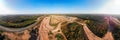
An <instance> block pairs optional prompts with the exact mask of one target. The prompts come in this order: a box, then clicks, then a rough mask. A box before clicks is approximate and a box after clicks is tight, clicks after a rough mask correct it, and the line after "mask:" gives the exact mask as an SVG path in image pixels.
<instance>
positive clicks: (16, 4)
mask: <svg viewBox="0 0 120 40" xmlns="http://www.w3.org/2000/svg"><path fill="white" fill-rule="evenodd" d="M105 2H106V1H105V0H6V4H7V5H8V6H9V8H12V9H13V10H17V11H20V12H23V11H30V12H32V11H33V12H36V11H40V12H41V11H49V10H50V11H51V10H52V11H53V13H54V11H56V10H64V11H69V10H70V11H75V10H94V9H99V7H100V6H101V5H103V4H104V3H105Z"/></svg>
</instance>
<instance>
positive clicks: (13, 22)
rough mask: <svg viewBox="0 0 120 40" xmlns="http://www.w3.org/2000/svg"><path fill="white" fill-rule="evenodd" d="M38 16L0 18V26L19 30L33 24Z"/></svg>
mask: <svg viewBox="0 0 120 40" xmlns="http://www.w3.org/2000/svg"><path fill="white" fill-rule="evenodd" d="M37 17H38V16H31V15H13V16H3V17H1V18H0V25H1V26H5V27H11V28H21V27H25V26H28V25H30V24H33V23H35V20H36V19H37Z"/></svg>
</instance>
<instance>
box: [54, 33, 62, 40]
mask: <svg viewBox="0 0 120 40" xmlns="http://www.w3.org/2000/svg"><path fill="white" fill-rule="evenodd" d="M55 37H56V38H57V40H64V37H63V36H62V35H61V34H56V36H55Z"/></svg>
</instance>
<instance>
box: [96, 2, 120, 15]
mask: <svg viewBox="0 0 120 40" xmlns="http://www.w3.org/2000/svg"><path fill="white" fill-rule="evenodd" d="M97 12H99V13H106V14H113V15H118V14H120V0H109V2H108V3H107V4H105V5H104V6H103V7H102V8H101V9H100V10H98V11H97Z"/></svg>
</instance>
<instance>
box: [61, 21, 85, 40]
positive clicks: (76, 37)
mask: <svg viewBox="0 0 120 40" xmlns="http://www.w3.org/2000/svg"><path fill="white" fill-rule="evenodd" d="M62 32H63V33H64V34H65V36H66V38H67V39H68V40H87V39H86V38H87V37H86V35H85V33H84V30H83V27H82V25H79V24H77V23H75V22H74V23H69V24H68V25H66V27H62Z"/></svg>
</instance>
